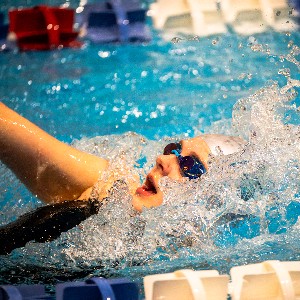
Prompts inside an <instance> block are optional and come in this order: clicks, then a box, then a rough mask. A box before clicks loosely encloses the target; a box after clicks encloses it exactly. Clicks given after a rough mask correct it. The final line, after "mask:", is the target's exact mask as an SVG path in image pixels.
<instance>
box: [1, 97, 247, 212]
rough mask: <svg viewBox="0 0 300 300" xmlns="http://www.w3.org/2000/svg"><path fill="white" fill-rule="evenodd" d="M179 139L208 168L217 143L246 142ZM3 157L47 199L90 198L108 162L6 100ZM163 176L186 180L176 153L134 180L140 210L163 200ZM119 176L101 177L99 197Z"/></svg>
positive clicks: (233, 147) (236, 145)
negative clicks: (27, 116) (75, 145)
mask: <svg viewBox="0 0 300 300" xmlns="http://www.w3.org/2000/svg"><path fill="white" fill-rule="evenodd" d="M180 143H181V146H182V151H181V155H182V156H195V157H197V158H198V159H199V160H200V161H201V162H202V163H203V165H204V167H205V169H206V171H208V160H209V155H210V154H211V153H212V154H216V147H221V148H222V150H223V151H224V154H230V153H233V152H236V151H238V150H240V149H241V147H242V146H243V145H244V144H245V142H244V141H243V140H241V139H240V138H236V137H229V136H223V135H202V136H199V137H196V138H192V139H188V140H182V141H181V142H180ZM0 160H1V161H2V162H3V163H4V164H6V165H7V166H8V167H9V168H10V169H11V170H12V171H13V172H14V173H15V174H16V176H17V177H18V178H19V179H20V181H21V182H23V183H24V184H25V185H26V186H27V188H28V189H29V190H30V191H31V192H32V193H33V194H34V195H37V197H38V198H39V199H41V200H43V201H45V202H47V203H54V202H60V201H64V200H75V199H82V200H85V199H88V198H89V195H90V192H91V189H92V187H93V185H94V184H95V183H96V182H98V179H99V177H100V175H101V174H102V172H104V171H105V170H107V167H108V161H107V160H105V159H103V158H100V157H98V156H94V155H91V154H88V153H85V152H82V151H79V150H77V149H75V148H73V147H71V146H69V145H67V144H65V143H62V142H60V141H58V140H57V139H55V138H54V137H52V136H50V135H49V134H48V133H46V132H45V131H43V130H42V129H40V128H39V127H37V126H36V125H34V124H33V123H31V122H30V121H28V120H27V119H25V118H23V117H21V116H20V115H18V114H17V113H16V112H14V111H13V110H11V109H9V108H8V107H7V106H5V105H4V104H3V103H1V102H0ZM164 176H168V177H169V178H171V179H174V180H182V178H183V177H182V171H181V170H180V167H179V163H178V158H177V157H176V155H175V154H170V155H159V156H158V157H157V159H156V164H155V166H154V167H153V169H152V170H151V171H150V172H149V174H148V175H147V177H146V180H145V183H144V184H143V185H142V186H141V187H138V182H129V185H130V186H129V190H130V191H131V193H132V196H133V201H132V205H133V207H134V208H135V209H136V210H137V211H142V210H143V208H144V207H146V208H150V207H155V206H159V205H161V204H162V203H163V195H162V192H161V190H160V188H159V182H160V180H161V178H162V177H164ZM116 179H117V178H114V176H112V178H110V179H109V180H108V181H107V182H100V185H101V186H102V187H103V188H102V191H101V193H100V199H101V198H102V197H103V198H104V197H105V196H106V195H107V191H108V190H109V188H110V187H111V186H112V184H113V182H114V181H115V180H116ZM98 183H99V182H98Z"/></svg>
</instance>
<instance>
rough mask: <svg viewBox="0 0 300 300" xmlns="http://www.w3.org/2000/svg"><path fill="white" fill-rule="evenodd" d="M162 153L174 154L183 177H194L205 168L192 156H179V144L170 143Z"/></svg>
mask: <svg viewBox="0 0 300 300" xmlns="http://www.w3.org/2000/svg"><path fill="white" fill-rule="evenodd" d="M163 153H164V155H170V154H175V155H176V156H177V158H178V161H179V166H180V169H181V171H182V173H183V175H184V176H185V177H188V178H189V179H196V178H199V177H200V176H201V175H203V174H204V173H205V172H206V170H205V168H204V166H203V164H202V163H201V162H200V161H199V160H198V159H197V158H196V157H193V156H181V155H180V153H181V144H179V143H170V144H168V145H167V146H166V147H165V148H164V152H163Z"/></svg>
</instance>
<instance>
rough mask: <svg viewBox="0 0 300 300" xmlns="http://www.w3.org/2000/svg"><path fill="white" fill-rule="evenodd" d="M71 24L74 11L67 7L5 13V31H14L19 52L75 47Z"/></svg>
mask: <svg viewBox="0 0 300 300" xmlns="http://www.w3.org/2000/svg"><path fill="white" fill-rule="evenodd" d="M73 23H74V10H73V9H69V8H60V7H49V6H36V7H33V8H24V9H16V10H12V11H10V12H9V32H13V33H15V34H16V37H17V43H18V46H19V49H20V50H22V51H26V50H49V49H54V48H58V47H61V46H62V47H79V46H80V45H81V43H80V42H78V41H76V38H77V36H78V34H79V32H75V31H73Z"/></svg>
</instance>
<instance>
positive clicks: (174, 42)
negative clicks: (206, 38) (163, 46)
mask: <svg viewBox="0 0 300 300" xmlns="http://www.w3.org/2000/svg"><path fill="white" fill-rule="evenodd" d="M181 41H183V39H182V38H180V37H174V38H172V40H171V42H172V43H173V44H177V43H179V42H181Z"/></svg>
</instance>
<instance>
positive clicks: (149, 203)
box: [132, 191, 163, 212]
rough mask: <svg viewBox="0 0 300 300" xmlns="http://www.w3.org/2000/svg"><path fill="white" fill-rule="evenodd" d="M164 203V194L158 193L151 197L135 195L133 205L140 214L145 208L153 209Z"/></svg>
mask: <svg viewBox="0 0 300 300" xmlns="http://www.w3.org/2000/svg"><path fill="white" fill-rule="evenodd" d="M162 203H163V194H162V192H161V191H156V193H153V194H151V195H141V194H138V193H135V194H134V195H133V199H132V205H133V207H134V209H136V210H137V211H139V212H142V211H143V208H151V207H157V206H160V205H161V204H162Z"/></svg>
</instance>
